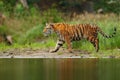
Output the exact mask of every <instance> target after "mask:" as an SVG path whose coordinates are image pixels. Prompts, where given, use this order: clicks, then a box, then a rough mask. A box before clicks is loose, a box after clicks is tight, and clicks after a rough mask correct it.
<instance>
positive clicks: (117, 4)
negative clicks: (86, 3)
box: [94, 0, 120, 14]
mask: <svg viewBox="0 0 120 80" xmlns="http://www.w3.org/2000/svg"><path fill="white" fill-rule="evenodd" d="M94 3H95V9H99V8H102V9H103V11H104V12H113V13H117V14H119V13H120V1H119V0H98V1H95V2H94Z"/></svg>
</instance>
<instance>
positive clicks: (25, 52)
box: [0, 48, 120, 58]
mask: <svg viewBox="0 0 120 80" xmlns="http://www.w3.org/2000/svg"><path fill="white" fill-rule="evenodd" d="M0 58H120V49H114V50H105V51H103V50H100V51H99V52H98V53H96V52H94V51H93V52H88V51H83V50H74V52H73V53H68V52H67V50H65V49H64V48H62V49H60V51H58V52H56V53H49V49H46V50H45V49H42V50H41V49H32V48H26V49H10V50H6V51H0Z"/></svg>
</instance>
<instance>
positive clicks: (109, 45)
mask: <svg viewBox="0 0 120 80" xmlns="http://www.w3.org/2000/svg"><path fill="white" fill-rule="evenodd" d="M52 11H53V12H55V13H57V11H55V10H51V11H50V10H48V14H47V12H45V13H46V14H44V15H43V16H41V15H36V14H37V13H36V14H35V15H34V14H33V15H32V16H25V17H24V16H23V18H22V17H20V18H19V17H14V18H10V17H8V19H7V20H6V22H5V24H4V26H6V30H5V31H8V32H9V34H11V35H12V36H13V42H14V44H13V45H12V46H7V45H6V44H3V43H0V51H3V50H8V49H15V48H19V49H24V48H32V49H49V48H54V47H55V44H56V42H57V36H56V35H55V34H53V35H52V36H49V37H44V35H43V32H42V31H43V28H44V26H45V23H46V22H49V21H51V16H52V21H53V22H66V23H69V24H79V23H91V24H97V25H98V26H99V27H101V29H102V30H103V31H104V32H105V33H107V34H112V32H113V28H114V27H116V28H117V34H116V36H115V37H113V38H111V39H106V38H104V37H103V36H102V35H100V34H99V35H98V37H99V41H100V42H99V43H100V52H99V53H102V51H103V53H104V54H107V53H111V52H112V53H113V52H114V53H117V54H118V53H119V50H117V49H120V36H119V35H120V33H119V32H120V23H119V18H120V17H119V16H116V15H114V14H105V15H95V14H86V15H78V16H76V17H75V18H73V19H72V20H68V19H66V20H65V21H64V20H61V16H60V17H57V19H56V16H59V15H60V14H53V15H51V12H52ZM67 17H68V16H67ZM64 19H65V16H64ZM73 48H74V49H80V50H87V51H89V52H92V53H95V49H94V47H93V45H92V44H91V43H90V42H88V41H86V40H81V41H78V42H74V43H73ZM60 54H61V53H60Z"/></svg>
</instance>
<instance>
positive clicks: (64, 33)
mask: <svg viewBox="0 0 120 80" xmlns="http://www.w3.org/2000/svg"><path fill="white" fill-rule="evenodd" d="M43 32H44V34H45V35H46V36H47V35H48V34H51V33H52V32H56V33H57V35H58V37H59V38H58V41H57V44H56V47H55V49H54V50H52V51H51V52H57V51H58V50H59V48H60V47H61V46H62V45H63V44H64V43H65V42H66V43H67V47H68V51H69V52H72V47H71V42H72V41H79V40H81V39H87V40H88V41H90V42H91V43H92V44H93V45H94V47H95V49H96V52H98V50H99V40H98V37H97V36H98V32H99V33H101V34H102V35H103V36H104V37H106V38H112V37H114V36H115V34H116V28H114V32H113V34H112V35H111V36H109V35H107V34H105V33H104V32H103V31H102V30H101V29H100V27H98V26H97V25H91V24H76V25H70V24H65V23H49V24H46V27H45V28H44V30H43Z"/></svg>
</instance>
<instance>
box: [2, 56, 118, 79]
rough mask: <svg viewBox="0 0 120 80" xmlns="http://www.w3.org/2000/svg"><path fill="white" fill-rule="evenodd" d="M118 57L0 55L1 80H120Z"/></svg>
mask: <svg viewBox="0 0 120 80" xmlns="http://www.w3.org/2000/svg"><path fill="white" fill-rule="evenodd" d="M119 74H120V60H119V59H72V58H68V59H0V80H120V77H119Z"/></svg>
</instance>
